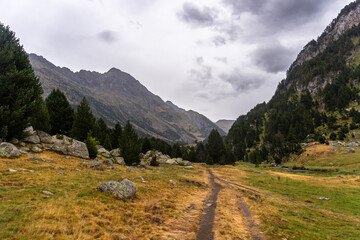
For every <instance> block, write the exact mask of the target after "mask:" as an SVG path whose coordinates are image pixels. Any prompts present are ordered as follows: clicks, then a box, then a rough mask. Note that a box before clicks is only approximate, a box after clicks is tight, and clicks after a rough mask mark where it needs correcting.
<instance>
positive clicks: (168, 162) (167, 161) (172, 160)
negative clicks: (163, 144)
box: [165, 158, 178, 165]
mask: <svg viewBox="0 0 360 240" xmlns="http://www.w3.org/2000/svg"><path fill="white" fill-rule="evenodd" d="M165 164H169V165H176V164H178V162H177V161H176V159H175V158H171V159H168V160H166V162H165Z"/></svg>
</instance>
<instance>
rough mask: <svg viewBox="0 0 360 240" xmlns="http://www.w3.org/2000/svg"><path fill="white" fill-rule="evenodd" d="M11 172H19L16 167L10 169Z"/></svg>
mask: <svg viewBox="0 0 360 240" xmlns="http://www.w3.org/2000/svg"><path fill="white" fill-rule="evenodd" d="M9 172H17V170H15V169H11V168H10V169H9Z"/></svg>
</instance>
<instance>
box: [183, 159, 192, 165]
mask: <svg viewBox="0 0 360 240" xmlns="http://www.w3.org/2000/svg"><path fill="white" fill-rule="evenodd" d="M183 164H184V166H191V162H190V161H187V160H184V161H183Z"/></svg>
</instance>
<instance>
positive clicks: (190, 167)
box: [185, 166, 194, 169]
mask: <svg viewBox="0 0 360 240" xmlns="http://www.w3.org/2000/svg"><path fill="white" fill-rule="evenodd" d="M185 169H194V167H193V166H186V167H185Z"/></svg>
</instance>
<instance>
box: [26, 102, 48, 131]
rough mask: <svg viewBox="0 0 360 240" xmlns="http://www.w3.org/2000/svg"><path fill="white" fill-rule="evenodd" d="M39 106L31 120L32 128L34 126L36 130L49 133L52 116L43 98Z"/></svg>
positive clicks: (38, 103)
mask: <svg viewBox="0 0 360 240" xmlns="http://www.w3.org/2000/svg"><path fill="white" fill-rule="evenodd" d="M37 105H38V106H39V108H38V109H37V111H36V112H34V114H33V116H32V118H31V121H30V122H31V126H33V128H34V129H35V130H41V131H44V132H47V133H49V132H50V129H51V125H50V116H49V112H48V110H47V107H46V105H45V102H44V100H43V99H42V98H39V100H38V101H37Z"/></svg>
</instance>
